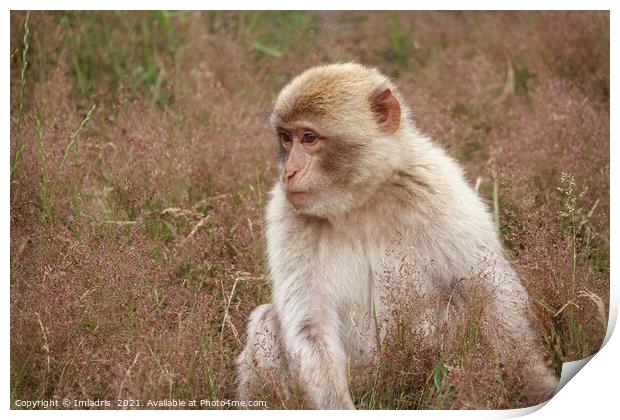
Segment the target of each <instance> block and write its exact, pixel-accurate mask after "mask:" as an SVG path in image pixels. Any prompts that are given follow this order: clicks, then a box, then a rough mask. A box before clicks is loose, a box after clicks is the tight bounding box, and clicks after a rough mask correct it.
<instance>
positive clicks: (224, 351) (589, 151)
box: [10, 12, 610, 408]
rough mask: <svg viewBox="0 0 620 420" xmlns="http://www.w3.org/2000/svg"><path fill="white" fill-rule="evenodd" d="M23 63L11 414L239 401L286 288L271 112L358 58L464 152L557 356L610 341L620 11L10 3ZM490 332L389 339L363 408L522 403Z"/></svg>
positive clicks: (360, 397) (14, 74)
mask: <svg viewBox="0 0 620 420" xmlns="http://www.w3.org/2000/svg"><path fill="white" fill-rule="evenodd" d="M10 58H11V155H10V159H11V174H10V177H11V203H10V206H11V210H10V214H11V267H10V271H11V277H10V288H11V403H12V407H14V405H13V402H14V401H15V400H16V399H22V400H35V399H46V398H76V399H83V400H85V399H87V398H90V399H96V398H100V399H111V400H115V399H117V398H118V399H141V400H143V401H144V400H145V399H148V398H153V399H164V398H177V399H191V398H210V399H227V398H234V381H235V378H234V358H235V356H236V355H237V354H238V353H239V351H240V349H241V348H242V345H243V341H244V333H245V324H246V321H247V316H248V314H249V313H250V311H251V310H252V309H253V308H254V307H255V306H256V305H258V304H260V303H265V302H267V301H269V299H270V297H269V293H270V289H269V284H268V279H267V273H266V265H265V249H264V248H265V240H264V222H263V207H264V204H265V201H266V200H267V199H268V191H269V189H270V187H271V185H272V184H273V182H274V181H275V176H276V158H277V151H276V140H275V138H274V136H273V135H272V133H271V132H270V131H269V128H268V126H267V118H268V115H269V112H270V106H271V104H272V101H273V100H274V98H275V95H276V94H277V93H278V91H279V89H280V88H281V87H282V86H283V85H284V84H285V83H286V82H287V81H288V80H289V79H290V78H292V77H293V76H295V75H296V74H297V73H299V72H300V71H302V70H303V69H305V68H307V67H310V66H313V65H317V64H323V63H330V62H338V61H341V62H342V61H350V60H355V61H358V62H361V63H365V64H369V65H374V66H377V67H378V68H379V69H380V70H381V71H382V72H384V73H386V74H388V75H390V76H391V77H393V78H394V80H395V81H396V82H397V83H398V85H399V86H400V87H401V89H402V92H403V94H404V95H405V97H406V98H407V99H408V103H409V105H410V106H411V108H412V109H413V112H414V120H415V123H416V125H417V126H418V127H419V128H420V129H421V130H422V131H423V132H426V133H427V134H429V135H431V136H432V137H433V138H434V139H435V140H436V141H437V142H439V143H441V144H442V145H443V146H444V147H445V148H446V149H447V151H448V153H449V154H450V155H451V156H453V157H455V158H457V159H458V160H459V161H460V162H461V163H462V164H463V165H464V167H465V168H466V172H467V176H468V178H469V180H470V182H471V184H472V185H475V186H476V188H477V189H478V191H479V192H480V194H481V195H482V196H483V198H484V199H485V200H486V201H487V202H488V204H489V206H490V208H491V209H492V210H493V214H494V217H495V221H496V224H497V226H498V229H499V230H500V232H501V233H502V235H503V238H504V243H505V246H506V249H507V253H508V255H509V258H510V259H511V261H512V262H513V264H514V265H515V267H516V268H517V270H518V271H519V273H520V275H521V276H522V278H523V281H524V283H525V285H526V286H527V288H528V290H529V293H530V296H531V302H532V308H533V311H534V314H535V316H536V318H537V320H538V321H539V322H538V325H539V329H540V334H541V337H543V338H544V341H545V343H546V346H547V348H548V352H549V355H550V358H551V359H552V360H553V363H554V364H555V366H556V369H558V371H559V369H560V366H561V363H562V362H563V361H568V360H575V359H580V358H583V357H586V356H588V355H591V354H593V353H594V352H596V351H597V349H598V348H599V347H600V345H601V343H602V340H603V337H604V334H605V328H606V324H607V311H608V293H609V292H608V290H609V289H608V286H609V84H610V81H609V13H608V12H494V13H487V12H466V13H459V12H389V13H388V12H202V13H200V12H32V13H25V12H12V13H11V57H10ZM475 328H476V323H475V322H473V323H471V322H469V323H467V324H466V325H465V324H464V325H463V334H462V335H460V339H459V340H456V341H454V342H450V343H446V344H445V346H444V347H443V348H441V349H436V350H435V351H433V352H430V353H428V352H427V353H424V354H422V353H420V351H421V350H419V348H418V347H416V345H415V344H416V343H405V344H402V343H401V345H400V346H393V348H391V350H390V351H391V353H390V357H389V358H386V359H385V360H384V362H383V364H382V366H381V369H379V370H377V372H375V373H374V376H373V377H372V379H371V380H370V381H369V382H367V383H364V384H362V385H361V386H360V388H359V390H358V389H355V390H354V399H355V401H356V403H357V406H358V407H359V408H471V407H487V408H488V407H493V408H510V407H518V406H520V401H519V397H518V395H516V394H514V392H513V391H511V387H510V386H508V385H509V384H508V382H507V381H509V379H506V378H508V377H510V375H509V373H510V372H505V371H507V370H508V369H509V366H506V367H505V366H503V365H501V364H499V362H497V361H496V360H495V359H493V352H492V348H489V344H488V343H486V342H484V341H483V340H480V339H478V336H477V333H476V331H477V330H476V329H475ZM412 361H415V363H414V362H412ZM487 366H493V367H497V369H488V368H487V369H485V367H487ZM498 372H500V373H498ZM504 374H505V375H504ZM269 407H270V408H277V407H287V408H291V407H290V406H285V405H284V403H283V402H279V401H270V405H269ZM293 408H294V406H293Z"/></svg>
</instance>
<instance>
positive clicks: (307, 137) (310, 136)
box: [304, 131, 316, 144]
mask: <svg viewBox="0 0 620 420" xmlns="http://www.w3.org/2000/svg"><path fill="white" fill-rule="evenodd" d="M314 142H316V134H314V133H313V132H311V131H307V132H305V133H304V143H306V144H314Z"/></svg>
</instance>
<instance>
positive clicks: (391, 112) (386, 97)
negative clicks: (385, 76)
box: [370, 88, 400, 134]
mask: <svg viewBox="0 0 620 420" xmlns="http://www.w3.org/2000/svg"><path fill="white" fill-rule="evenodd" d="M370 109H371V110H372V112H373V113H374V114H375V119H376V121H377V122H378V123H379V125H381V127H382V129H383V131H385V133H386V134H393V133H394V132H395V131H396V130H398V127H400V104H399V103H398V99H396V97H395V96H394V95H392V91H391V90H390V88H378V89H375V91H374V92H373V93H372V95H370Z"/></svg>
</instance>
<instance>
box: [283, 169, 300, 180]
mask: <svg viewBox="0 0 620 420" xmlns="http://www.w3.org/2000/svg"><path fill="white" fill-rule="evenodd" d="M296 173H297V169H287V170H286V172H284V178H285V179H286V180H287V181H290V180H291V179H293V177H294V176H295V174H296Z"/></svg>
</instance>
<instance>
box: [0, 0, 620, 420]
mask: <svg viewBox="0 0 620 420" xmlns="http://www.w3.org/2000/svg"><path fill="white" fill-rule="evenodd" d="M4 4H6V6H5V7H6V12H5V15H4V16H5V18H4V21H5V22H6V25H5V26H4V27H5V30H4V32H3V34H2V37H3V44H2V45H3V48H2V51H3V53H4V54H3V56H4V57H5V60H7V61H5V63H6V62H8V57H9V56H10V51H9V49H10V39H9V38H10V13H9V10H46V9H49V10H63V9H77V10H81V9H85V8H86V6H88V7H93V8H95V9H99V10H105V9H108V10H110V9H112V10H114V9H120V10H138V9H203V8H204V9H213V10H232V9H258V8H260V9H266V10H286V9H297V10H300V9H305V10H322V9H334V10H340V9H342V10H349V9H353V8H356V9H362V10H390V9H402V10H405V9H411V8H412V6H414V7H415V8H418V9H419V10H423V9H431V10H487V9H488V10H512V9H528V8H530V9H538V10H551V9H559V10H612V12H611V45H612V46H615V45H616V42H617V38H618V33H617V32H618V30H617V28H618V24H619V23H620V19H619V18H618V14H617V11H615V10H613V9H614V8H613V7H612V4H614V3H613V2H611V1H601V0H590V1H587V2H585V1H573V0H564V1H545V2H541V1H533V0H521V1H503V2H501V3H500V2H497V1H468V2H463V1H441V2H439V1H428V0H419V1H415V2H406V1H381V2H379V1H368V0H359V1H355V2H353V1H341V0H314V1H298V2H295V4H293V3H291V2H284V1H270V2H262V3H261V4H257V3H253V2H248V1H238V0H228V1H226V2H197V1H189V0H177V1H174V2H170V1H161V0H153V1H132V2H128V1H126V0H125V1H118V0H108V1H105V2H104V1H91V2H88V3H86V2H84V1H83V0H82V1H75V0H64V1H56V2H53V4H52V3H51V2H49V1H41V0H38V1H35V0H24V1H13V0H9V1H8V2H5V3H4ZM617 62H618V54H617V53H614V50H613V48H612V50H611V74H612V75H613V76H614V77H613V79H614V80H616V76H617V75H616V73H617V69H618V65H617V64H618V63H617ZM2 72H3V74H4V80H5V82H4V84H3V85H2V92H3V96H2V97H3V98H5V99H4V105H3V106H4V114H3V115H5V117H4V118H3V119H2V132H3V133H5V135H4V139H5V141H4V142H3V147H4V153H3V154H4V156H3V158H2V161H1V163H0V166H1V168H2V173H3V174H4V180H3V181H2V182H0V197H1V198H2V200H3V203H5V204H4V207H3V208H2V210H1V212H2V216H0V217H1V219H0V231H1V233H2V235H3V238H4V241H3V242H2V246H1V247H0V252H1V254H2V260H1V261H2V264H1V267H2V274H3V275H2V278H3V279H4V280H5V282H4V290H3V293H5V294H6V295H4V299H3V301H4V302H6V307H5V308H4V310H3V311H2V320H1V322H2V325H1V328H2V331H3V336H4V337H5V338H7V337H9V322H10V319H9V318H10V312H9V311H10V309H9V306H10V297H9V273H8V269H9V259H10V255H9V254H10V230H9V221H10V212H9V203H10V198H9V193H10V190H9V182H8V173H9V156H10V153H9V144H10V142H9V141H8V138H9V137H8V133H9V128H10V124H9V118H10V117H9V115H10V114H9V109H10V89H9V86H10V84H9V80H10V71H9V66H8V65H7V64H5V66H4V67H3V68H2ZM611 86H612V89H611V136H610V138H611V139H613V138H614V134H615V133H617V132H618V130H617V127H618V126H617V121H618V118H617V107H616V106H614V105H615V104H617V103H618V99H619V98H618V90H617V89H614V87H615V85H614V83H613V82H612V83H611ZM610 143H611V151H610V152H611V155H610V156H611V179H620V178H619V175H620V174H619V173H618V169H617V166H616V165H615V162H616V159H617V158H618V145H617V143H615V142H614V141H611V142H610ZM617 204H618V194H617V191H616V188H615V185H614V184H613V183H612V185H611V209H614V210H615V209H617V208H618V206H617ZM611 214H613V210H612V211H611ZM617 235H618V227H617V223H615V221H614V219H613V217H612V218H611V236H613V237H614V238H615V237H617ZM610 252H611V279H610V280H611V284H610V317H609V318H610V319H609V327H608V331H607V336H606V339H605V340H606V345H605V346H604V347H603V349H601V350H600V352H599V353H598V354H596V355H595V356H594V357H593V358H592V359H591V361H590V362H589V363H588V366H587V367H586V368H584V369H583V372H580V373H579V374H578V378H577V379H576V380H571V381H569V382H568V384H567V385H566V386H565V387H564V388H563V389H561V391H560V392H559V393H558V394H557V395H556V396H555V397H554V398H552V399H551V400H550V401H549V402H548V403H547V404H546V405H544V407H542V408H541V407H535V408H526V409H519V410H488V411H419V412H409V411H380V412H379V411H357V412H354V413H353V412H346V413H342V412H339V413H337V414H334V412H325V413H320V414H319V413H316V412H312V411H296V412H295V413H294V415H295V416H296V417H301V418H304V417H305V418H310V417H311V416H312V418H313V417H314V416H316V415H317V414H319V415H327V416H332V415H337V416H339V417H348V416H355V417H356V418H367V417H370V416H373V417H374V416H378V415H380V416H388V417H396V416H398V417H401V416H407V417H408V418H409V417H410V416H416V417H418V418H466V419H482V418H506V417H515V416H521V415H526V414H528V413H531V414H530V418H533V419H543V418H547V417H551V416H553V417H554V418H561V419H571V418H579V419H583V418H609V417H610V415H611V413H613V412H615V411H616V410H615V402H616V399H617V398H618V396H617V389H618V388H617V387H618V385H617V377H618V373H619V366H620V363H619V362H618V356H617V355H618V354H619V353H620V351H619V350H620V342H619V341H618V338H617V337H612V336H611V334H612V332H613V329H614V327H615V323H616V319H617V314H618V279H617V263H616V261H618V257H620V256H619V255H618V252H617V248H615V247H613V246H611V250H610ZM610 337H611V338H610ZM0 352H1V354H2V360H3V362H4V363H3V364H2V366H3V370H2V371H3V372H2V373H3V374H2V377H1V380H0V383H1V389H2V395H5V398H6V400H5V401H6V403H5V406H4V410H8V407H9V403H10V402H9V400H10V389H9V387H10V376H9V364H10V358H9V343H8V340H7V341H6V344H5V345H4V346H0ZM538 408H540V409H538ZM8 414H9V416H10V417H16V418H17V417H19V418H33V417H36V418H39V417H45V418H56V417H59V416H62V417H63V418H82V417H83V416H84V415H85V413H84V412H81V411H63V412H55V411H18V410H10V412H9V413H8ZM287 414H288V413H286V412H282V411H245V412H244V411H210V412H208V413H205V412H203V411H183V412H182V413H178V412H177V413H174V414H173V413H169V412H167V411H148V412H145V411H138V412H127V411H118V410H113V411H105V412H89V413H88V416H94V417H100V416H105V417H108V416H112V415H113V416H121V417H129V416H131V417H134V416H140V417H143V416H145V415H146V416H148V417H152V418H169V417H170V416H171V415H182V416H183V417H195V418H201V419H203V418H205V416H208V417H216V418H217V417H230V416H233V417H236V416H239V417H245V416H251V417H252V418H273V417H280V416H282V415H287ZM291 414H292V413H291Z"/></svg>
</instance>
